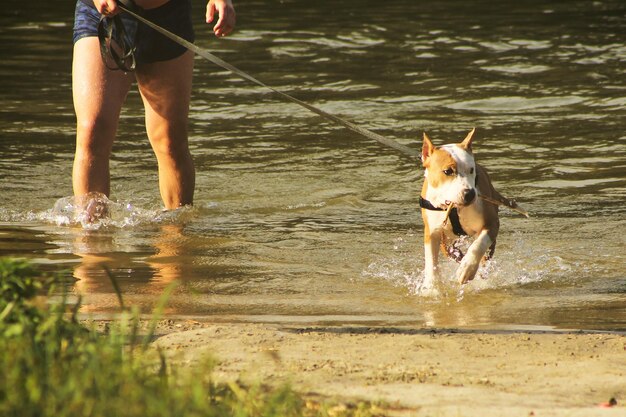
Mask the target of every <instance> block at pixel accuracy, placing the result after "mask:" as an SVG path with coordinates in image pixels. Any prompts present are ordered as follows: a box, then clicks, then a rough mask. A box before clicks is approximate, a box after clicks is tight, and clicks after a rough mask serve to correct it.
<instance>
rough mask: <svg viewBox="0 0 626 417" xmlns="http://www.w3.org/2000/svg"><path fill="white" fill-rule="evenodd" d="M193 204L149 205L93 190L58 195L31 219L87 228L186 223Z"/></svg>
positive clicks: (191, 213) (190, 214)
mask: <svg viewBox="0 0 626 417" xmlns="http://www.w3.org/2000/svg"><path fill="white" fill-rule="evenodd" d="M193 213H194V211H193V208H192V207H190V206H189V207H181V208H180V209H176V210H163V209H161V208H155V209H145V208H141V207H138V206H136V205H135V204H133V203H132V202H129V201H113V200H110V199H109V198H108V197H107V196H106V195H104V194H102V193H89V194H87V195H86V196H84V197H82V198H76V197H73V196H69V197H63V198H60V199H58V200H57V201H56V202H55V203H54V206H53V207H52V209H49V210H45V211H43V212H39V213H30V214H29V215H28V216H27V217H28V220H31V221H33V220H34V221H42V222H45V223H53V224H56V225H58V226H81V227H82V228H84V229H87V230H99V229H102V228H130V227H136V226H140V225H144V224H163V223H184V222H186V221H188V220H190V219H191V217H192V216H193Z"/></svg>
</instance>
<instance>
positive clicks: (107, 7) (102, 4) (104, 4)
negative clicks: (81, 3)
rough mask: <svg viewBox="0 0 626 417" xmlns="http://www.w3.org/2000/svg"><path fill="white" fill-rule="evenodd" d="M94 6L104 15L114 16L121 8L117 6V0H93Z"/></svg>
mask: <svg viewBox="0 0 626 417" xmlns="http://www.w3.org/2000/svg"><path fill="white" fill-rule="evenodd" d="M93 4H94V6H96V9H98V11H99V12H100V14H102V15H104V16H115V15H116V14H118V13H119V12H121V11H122V10H121V9H120V8H119V7H117V1H115V0H93Z"/></svg>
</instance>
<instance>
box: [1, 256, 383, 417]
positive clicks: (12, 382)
mask: <svg viewBox="0 0 626 417" xmlns="http://www.w3.org/2000/svg"><path fill="white" fill-rule="evenodd" d="M58 283H59V279H58V278H56V277H50V276H42V275H41V274H40V273H39V272H38V271H37V270H36V269H35V268H34V267H33V266H32V265H30V264H28V263H27V262H25V261H20V260H10V259H0V369H1V371H0V416H7V417H9V416H11V417H13V416H16V417H17V416H19V417H30V416H32V417H47V416H50V417H52V416H54V417H85V416H91V417H111V416H113V417H118V416H119V417H134V416H137V417H140V416H141V417H153V416H154V417H161V416H163V417H165V416H168V417H169V416H172V417H174V416H176V417H204V416H211V417H221V416H233V417H247V416H268V417H269V416H277V417H278V416H280V417H290V416H333V417H334V416H369V415H372V407H371V406H369V405H366V404H359V405H357V406H351V407H345V406H344V405H334V406H333V405H327V404H323V403H320V402H317V401H313V402H312V401H310V400H308V401H307V400H306V399H304V398H303V397H301V396H300V395H299V394H297V393H296V392H294V391H293V390H291V389H290V388H289V387H287V386H281V387H271V386H269V385H266V384H262V383H259V384H257V385H254V386H243V385H241V384H238V383H235V382H232V383H226V384H225V383H217V382H215V381H214V380H213V379H212V377H211V371H212V363H211V362H209V361H207V362H206V363H202V364H199V365H198V366H195V367H194V368H193V369H191V370H190V369H187V368H185V369H182V368H181V369H179V368H177V367H176V366H174V365H173V364H170V363H168V361H167V360H166V358H165V357H164V356H163V355H162V354H161V353H160V352H159V351H156V350H155V349H153V348H152V347H151V346H150V343H149V340H150V338H151V336H152V335H151V334H150V333H149V332H148V334H147V335H144V336H140V332H139V330H138V329H139V320H138V318H137V317H138V316H137V315H136V314H135V315H133V314H129V313H124V314H123V315H122V316H121V318H120V319H119V320H118V321H117V322H116V323H115V324H114V325H112V326H110V328H109V331H108V332H107V333H106V334H102V333H99V332H97V331H96V330H95V329H94V328H87V327H85V326H84V325H82V324H81V323H80V322H79V320H78V318H77V312H78V306H76V307H73V308H69V309H68V306H67V303H66V302H65V301H66V300H65V299H62V300H61V301H60V302H57V303H53V304H47V303H45V302H44V303H42V302H41V300H42V296H45V295H46V294H47V293H50V292H54V291H55V288H56V286H57V285H58ZM55 293H58V291H56V292H55ZM120 298H121V294H120ZM43 299H44V300H47V298H45V297H43Z"/></svg>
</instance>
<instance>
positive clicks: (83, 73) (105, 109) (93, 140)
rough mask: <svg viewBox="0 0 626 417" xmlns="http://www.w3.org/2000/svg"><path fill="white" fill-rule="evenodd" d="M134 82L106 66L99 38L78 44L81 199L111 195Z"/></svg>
mask: <svg viewBox="0 0 626 417" xmlns="http://www.w3.org/2000/svg"><path fill="white" fill-rule="evenodd" d="M131 82H132V75H129V74H125V73H123V72H122V71H111V70H109V69H108V68H107V67H106V66H105V65H104V63H103V62H102V59H100V46H99V43H98V39H97V38H95V37H86V38H83V39H80V40H79V41H78V42H76V44H75V45H74V58H73V63H72V93H73V98H74V109H75V112H76V121H77V124H76V153H75V156H74V166H73V172H72V184H73V188H74V195H75V196H77V197H81V196H84V195H85V194H88V193H90V192H99V193H103V194H105V195H107V196H108V195H109V193H110V178H109V158H110V155H111V148H112V146H113V141H114V139H115V133H116V131H117V125H118V119H119V115H120V110H121V107H122V104H123V103H124V100H125V98H126V95H127V93H128V90H129V88H130V85H131Z"/></svg>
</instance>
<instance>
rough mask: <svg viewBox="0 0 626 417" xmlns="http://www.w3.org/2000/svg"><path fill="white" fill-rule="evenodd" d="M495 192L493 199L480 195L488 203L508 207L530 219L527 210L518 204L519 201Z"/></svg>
mask: <svg viewBox="0 0 626 417" xmlns="http://www.w3.org/2000/svg"><path fill="white" fill-rule="evenodd" d="M493 191H494V194H493V198H490V197H485V196H484V195H482V194H481V195H480V198H482V199H483V200H485V201H486V202H488V203H491V204H495V205H496V206H505V207H508V208H510V209H511V210H513V211H516V212H518V213H519V214H521V215H522V216H525V217H530V216H529V215H528V212H527V211H526V210H524V209H523V208H522V207H520V206H519V204H517V201H515V199H513V198H506V197H504V196H502V195H501V194H500V193H499V192H497V191H496V190H493Z"/></svg>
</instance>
